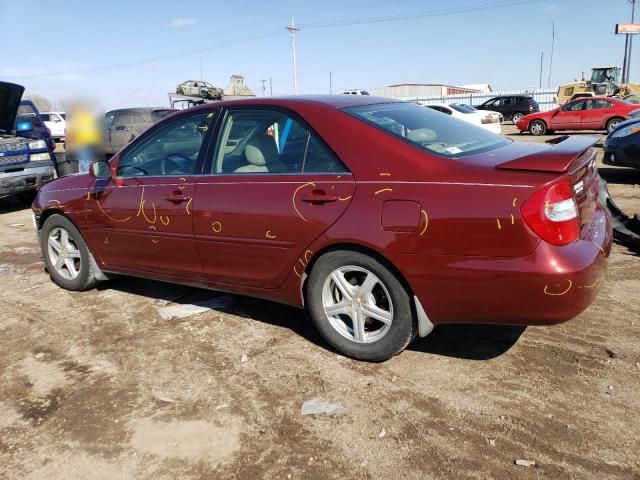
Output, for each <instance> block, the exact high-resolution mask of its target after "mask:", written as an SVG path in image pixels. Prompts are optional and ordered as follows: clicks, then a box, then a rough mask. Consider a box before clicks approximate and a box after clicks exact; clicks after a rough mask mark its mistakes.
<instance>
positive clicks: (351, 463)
mask: <svg viewBox="0 0 640 480" xmlns="http://www.w3.org/2000/svg"><path fill="white" fill-rule="evenodd" d="M509 132H513V127H511V126H510V125H505V133H507V134H508V133H509ZM524 139H525V140H527V139H530V137H524ZM538 140H539V139H538ZM602 174H603V176H604V177H605V178H606V179H607V180H609V182H610V184H609V185H610V191H611V194H612V196H613V197H614V198H615V199H616V201H617V202H618V203H619V205H620V206H621V207H622V208H624V209H626V210H627V211H629V212H632V211H640V187H638V185H637V184H638V183H639V182H640V173H638V172H636V171H633V170H628V169H616V168H603V169H602ZM639 266H640V257H639V256H638V255H636V254H633V253H632V252H630V251H628V250H627V249H626V248H624V247H621V246H619V245H616V246H615V247H614V249H613V254H612V256H611V258H610V262H609V273H608V276H607V281H606V284H605V286H604V288H603V290H602V292H601V294H600V296H599V298H598V300H597V301H596V302H595V304H594V305H593V306H592V307H591V308H590V309H589V310H588V311H587V312H585V313H584V314H582V315H581V316H580V317H579V318H576V319H574V320H572V321H570V322H568V323H565V324H563V325H560V326H555V327H546V328H543V327H530V328H527V329H522V328H516V327H482V326H446V327H438V328H436V330H435V331H434V333H433V334H431V335H430V336H429V337H427V338H425V339H422V340H418V341H416V342H415V343H414V344H412V345H411V346H410V348H409V349H408V350H407V351H406V352H404V353H402V354H401V355H399V356H397V357H395V358H394V359H392V360H391V361H388V362H386V363H384V364H367V363H361V362H356V361H352V360H349V359H346V358H344V357H341V356H339V355H336V354H335V353H333V352H332V351H330V350H329V349H328V347H327V346H326V344H325V343H324V342H323V341H322V339H321V338H320V337H319V336H318V334H316V332H315V331H314V330H313V328H312V327H311V326H310V322H309V321H308V319H307V318H306V316H305V315H304V314H303V313H302V312H299V311H297V310H294V309H291V308H287V307H283V306H280V305H276V304H272V303H268V302H264V301H258V300H252V299H247V298H243V297H236V296H229V295H220V294H215V293H212V292H208V291H203V290H197V289H193V288H187V287H180V286H171V285H166V284H162V283H157V282H151V281H141V280H132V279H126V278H119V279H116V280H113V281H111V282H109V283H108V284H104V285H103V286H101V287H100V288H99V289H97V290H93V291H89V292H85V293H71V292H66V291H63V290H61V289H59V288H58V287H56V286H55V285H54V284H53V283H51V282H50V281H49V278H48V277H47V275H46V274H45V273H44V271H43V263H42V262H41V261H40V253H39V250H38V246H37V243H36V238H35V235H34V232H33V229H32V226H31V219H30V212H29V210H28V209H26V208H25V207H24V206H20V205H18V204H16V203H12V202H10V201H6V200H4V201H0V299H1V306H2V307H1V308H2V313H1V314H0V338H1V342H2V344H1V347H2V348H1V349H0V478H2V479H83V480H90V479H124V478H136V479H176V478H180V479H209V478H211V479H213V478H216V479H221V478H242V479H258V478H270V479H271V478H273V479H275V478H283V479H288V478H292V479H296V478H313V479H315V478H327V479H351V478H354V479H378V478H390V479H391V478H411V479H412V478H415V479H431V478H434V479H435V478H447V479H462V478H477V479H500V480H502V479H511V478H518V479H520V478H524V479H527V478H532V479H533V478H549V479H591V478H593V479H596V478H597V479H602V478H607V479H609V478H617V479H640V454H639V452H640V414H639V413H638V412H640V395H639V392H640V344H639V342H638V338H639V336H640V304H639V302H638V299H639V298H640V297H639V295H638V293H639V292H640V268H639ZM212 297H214V298H215V299H216V300H217V302H218V304H219V305H220V308H219V309H215V310H213V309H212V310H208V311H206V312H204V313H201V314H199V315H195V316H191V317H188V318H184V319H173V320H164V319H163V318H162V317H161V316H160V313H159V309H160V308H162V307H163V306H167V305H168V306H171V305H173V304H176V303H191V302H194V301H198V300H202V299H208V298H212ZM244 355H246V358H243V356H244ZM243 360H246V361H243ZM311 399H321V400H326V401H330V402H339V403H341V404H342V406H343V407H344V411H343V412H342V413H340V414H338V415H332V416H302V415H301V411H300V409H301V405H302V403H303V402H304V401H306V400H311ZM515 460H531V461H535V465H532V466H528V467H527V466H519V465H515V464H514V461H515Z"/></svg>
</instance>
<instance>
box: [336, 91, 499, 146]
mask: <svg viewBox="0 0 640 480" xmlns="http://www.w3.org/2000/svg"><path fill="white" fill-rule="evenodd" d="M344 111H346V112H348V113H350V114H351V115H353V116H355V117H356V118H358V119H360V120H362V121H364V122H366V123H368V124H370V125H373V126H375V127H378V128H380V129H381V130H384V131H386V132H388V133H390V134H392V135H394V136H396V137H400V138H401V139H403V140H405V141H407V142H409V143H412V144H413V145H416V146H418V147H420V148H421V149H423V150H425V151H427V152H429V153H435V154H438V155H442V156H444V157H451V158H457V157H463V156H466V155H473V154H477V153H483V152H488V151H490V150H495V149H496V148H500V147H503V146H505V145H507V144H509V143H510V141H509V140H507V139H505V138H503V137H501V136H499V135H495V134H493V133H491V132H488V131H487V130H485V129H483V128H480V127H476V126H475V125H472V124H471V123H468V122H465V121H462V120H458V119H456V118H453V117H449V116H447V115H442V114H440V113H438V112H436V111H434V110H432V109H430V108H426V107H423V106H421V105H416V104H415V103H404V102H403V103H383V104H376V105H364V106H358V107H349V108H345V109H344Z"/></svg>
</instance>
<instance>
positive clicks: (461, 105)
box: [449, 103, 477, 113]
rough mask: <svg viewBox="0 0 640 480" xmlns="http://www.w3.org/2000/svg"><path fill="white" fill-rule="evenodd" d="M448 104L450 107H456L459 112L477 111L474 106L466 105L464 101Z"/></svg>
mask: <svg viewBox="0 0 640 480" xmlns="http://www.w3.org/2000/svg"><path fill="white" fill-rule="evenodd" d="M449 106H450V107H451V108H454V109H456V110H457V111H459V112H460V113H473V112H477V110H476V109H475V108H473V107H472V106H471V105H466V104H464V103H450V104H449Z"/></svg>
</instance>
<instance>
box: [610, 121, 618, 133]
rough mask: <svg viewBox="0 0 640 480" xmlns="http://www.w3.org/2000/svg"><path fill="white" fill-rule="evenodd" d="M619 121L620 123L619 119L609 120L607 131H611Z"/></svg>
mask: <svg viewBox="0 0 640 480" xmlns="http://www.w3.org/2000/svg"><path fill="white" fill-rule="evenodd" d="M619 123H620V120H614V121H613V122H609V133H611V130H613V129H614V128H616V125H618V124H619Z"/></svg>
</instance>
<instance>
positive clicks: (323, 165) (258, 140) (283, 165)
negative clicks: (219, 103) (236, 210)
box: [213, 110, 347, 174]
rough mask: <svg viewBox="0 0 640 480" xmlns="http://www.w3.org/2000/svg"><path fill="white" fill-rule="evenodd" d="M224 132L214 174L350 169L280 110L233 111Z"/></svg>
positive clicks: (214, 165) (337, 170)
mask: <svg viewBox="0 0 640 480" xmlns="http://www.w3.org/2000/svg"><path fill="white" fill-rule="evenodd" d="M221 132H222V133H221V136H220V142H219V145H218V151H217V154H216V156H215V159H214V162H213V173H234V174H242V173H244V174H246V173H273V174H286V173H344V172H346V171H347V170H346V168H345V167H344V165H343V164H342V162H341V161H340V160H339V159H338V158H337V157H336V156H335V155H334V154H333V152H331V150H330V149H329V148H328V147H327V146H325V145H324V143H323V142H322V141H321V140H320V139H319V138H318V137H317V135H316V134H315V133H314V132H311V131H310V129H309V128H307V127H306V126H305V125H303V124H302V123H301V122H299V121H298V120H296V119H295V118H293V117H292V116H290V115H287V114H286V113H284V112H281V111H275V110H274V111H272V110H252V111H249V110H237V111H231V112H229V114H228V115H227V118H226V120H225V123H224V125H223V127H222V130H221Z"/></svg>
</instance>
